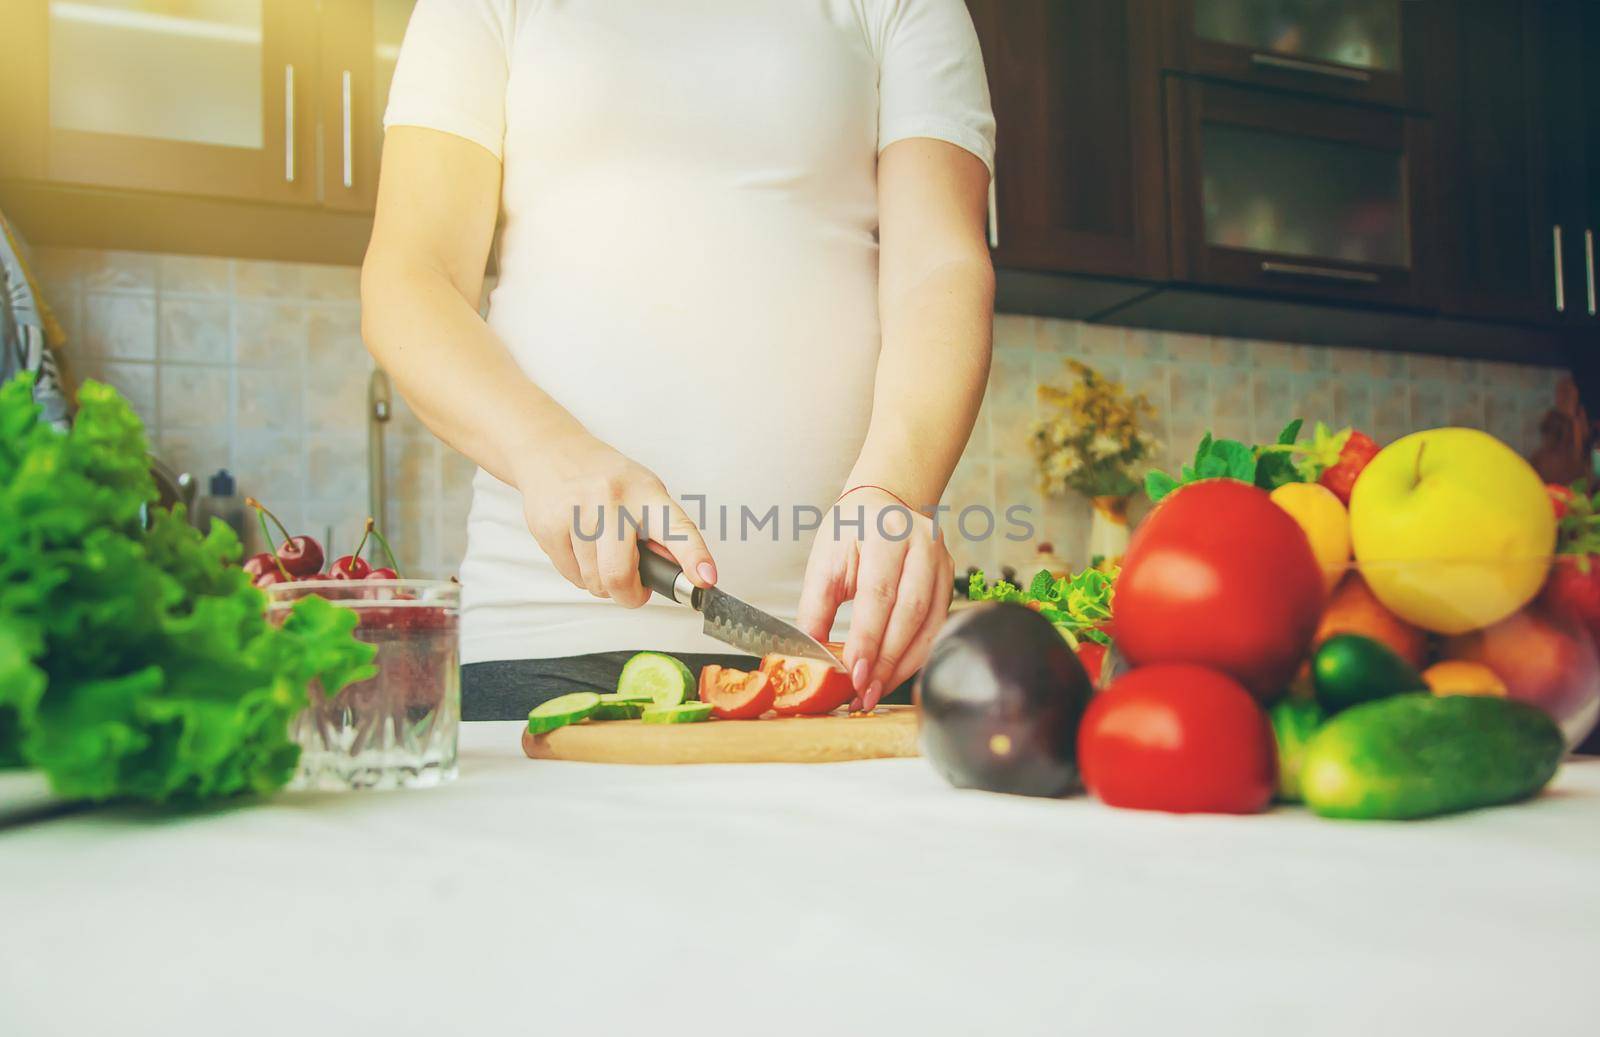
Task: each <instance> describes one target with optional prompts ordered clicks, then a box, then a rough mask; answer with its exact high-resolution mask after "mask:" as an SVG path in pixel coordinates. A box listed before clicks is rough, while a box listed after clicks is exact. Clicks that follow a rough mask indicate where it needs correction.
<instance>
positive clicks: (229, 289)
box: [157, 256, 233, 297]
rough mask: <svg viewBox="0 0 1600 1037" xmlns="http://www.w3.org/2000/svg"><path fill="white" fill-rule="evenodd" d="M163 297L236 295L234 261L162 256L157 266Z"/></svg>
mask: <svg viewBox="0 0 1600 1037" xmlns="http://www.w3.org/2000/svg"><path fill="white" fill-rule="evenodd" d="M157 277H158V283H159V284H160V286H161V291H162V294H174V295H214V296H221V297H226V296H229V295H232V294H233V260H231V259H219V258H216V257H214V256H161V257H159V261H158V264H157Z"/></svg>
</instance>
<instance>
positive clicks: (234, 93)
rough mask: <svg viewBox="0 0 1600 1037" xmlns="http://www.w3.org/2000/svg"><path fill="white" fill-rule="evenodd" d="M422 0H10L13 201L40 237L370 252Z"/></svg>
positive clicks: (0, 191) (1, 27)
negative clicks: (389, 124)
mask: <svg viewBox="0 0 1600 1037" xmlns="http://www.w3.org/2000/svg"><path fill="white" fill-rule="evenodd" d="M413 2H414V0H236V2H232V3H227V4H218V3H209V2H202V0H85V2H81V3H70V4H68V3H55V2H50V0H4V2H3V3H0V39H4V40H5V41H6V42H7V44H8V49H9V51H10V52H11V54H12V57H11V58H10V59H8V60H5V61H0V140H4V141H5V145H4V147H0V204H4V205H5V206H6V208H7V209H8V214H9V215H10V216H11V217H12V218H13V219H15V220H16V221H17V222H18V224H19V226H21V227H22V229H23V231H24V233H25V234H27V235H28V236H29V237H30V239H32V240H34V241H36V242H38V243H40V244H55V245H78V246H90V247H105V248H129V249H143V250H155V251H174V252H209V253H216V254H225V255H237V256H244V257H251V258H255V257H260V258H277V259H303V260H313V261H324V262H347V263H349V262H357V261H359V259H360V257H361V254H362V252H363V251H364V250H365V246H366V240H367V237H368V236H369V235H370V229H371V228H370V223H371V219H370V217H371V213H372V211H373V208H374V206H375V203H376V198H377V182H378V162H379V156H380V151H381V138H382V127H381V125H380V119H381V115H382V111H383V106H384V104H385V102H386V99H387V96H388V89H389V81H390V78H391V77H392V75H393V71H394V61H395V57H396V54H397V53H398V49H399V44H400V37H401V35H402V34H403V31H404V27H405V23H406V20H407V19H408V17H409V15H410V11H411V7H412V5H413Z"/></svg>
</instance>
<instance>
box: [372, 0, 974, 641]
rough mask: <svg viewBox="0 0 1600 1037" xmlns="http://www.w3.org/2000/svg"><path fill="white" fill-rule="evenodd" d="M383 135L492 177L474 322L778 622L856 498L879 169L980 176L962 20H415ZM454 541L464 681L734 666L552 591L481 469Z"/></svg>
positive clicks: (517, 519)
mask: <svg viewBox="0 0 1600 1037" xmlns="http://www.w3.org/2000/svg"><path fill="white" fill-rule="evenodd" d="M385 124H386V125H388V126H422V127H427V128H430V129H435V130H441V131H444V132H447V133H451V134H455V135H457V136H461V137H464V138H466V139H468V140H471V141H473V142H475V143H477V144H480V145H482V146H483V147H484V148H486V149H488V150H489V151H490V152H492V153H494V155H495V156H496V157H498V158H500V159H501V160H502V162H503V164H504V186H503V188H502V196H501V207H502V223H501V231H500V235H499V240H498V243H497V247H498V257H499V282H498V284H497V286H496V287H495V289H494V292H493V294H492V296H491V298H490V304H489V317H488V320H489V324H490V326H491V327H492V328H493V329H494V331H495V332H496V333H497V334H498V335H499V337H500V338H501V340H502V341H503V342H505V344H506V346H507V348H508V349H510V351H511V353H512V355H513V356H514V357H515V358H516V360H517V363H518V364H519V365H520V366H521V367H522V369H523V370H524V371H526V372H527V373H528V376H529V377H530V378H532V379H533V381H534V382H535V383H537V384H538V385H539V386H540V387H541V388H543V389H544V390H545V391H546V392H548V393H549V394H550V395H551V396H553V397H554V398H555V399H556V400H558V401H559V402H560V403H561V404H562V405H563V406H564V407H566V408H567V409H568V410H569V411H571V412H572V413H573V414H574V415H575V416H576V417H577V418H578V420H580V421H581V422H583V424H584V425H585V426H586V427H587V428H588V429H589V431H590V432H592V433H593V434H594V435H596V436H598V437H599V438H601V439H602V440H604V441H606V442H607V443H610V444H611V445H612V446H614V447H616V448H617V449H618V450H620V451H622V452H623V453H624V454H626V455H628V456H630V457H632V458H633V459H634V460H636V461H638V462H639V463H641V464H643V465H645V466H646V467H648V468H649V469H651V470H652V471H654V472H655V473H656V474H657V475H659V476H660V477H661V479H662V481H663V482H664V483H665V484H666V486H667V489H668V490H669V492H671V493H673V494H675V495H678V496H680V497H681V496H684V495H694V496H696V497H699V496H703V497H704V498H705V502H704V521H703V522H701V525H702V528H703V531H704V533H705V536H706V541H707V544H708V546H709V547H710V549H711V552H712V556H713V557H714V558H715V559H716V562H717V572H718V578H719V583H720V584H721V585H722V586H723V587H725V588H726V589H728V590H730V591H732V592H733V593H735V594H739V595H741V596H744V597H746V598H748V599H749V600H751V601H753V602H755V603H756V604H758V605H760V606H761V607H763V608H767V609H770V610H772V611H773V612H775V613H777V614H779V615H785V616H789V617H792V616H793V614H794V609H795V606H796V603H797V599H798V596H799V592H800V583H801V578H802V576H803V574H804V572H805V563H806V556H807V553H808V550H809V548H810V544H811V541H812V539H813V536H812V534H811V533H810V532H807V531H805V530H804V529H803V528H802V527H803V526H805V525H806V524H807V521H808V518H809V513H804V512H802V513H801V514H799V515H796V514H795V511H794V509H795V508H797V507H801V508H804V507H814V508H827V507H828V506H829V505H830V504H831V503H832V502H833V500H834V499H835V497H836V496H837V495H838V494H839V493H840V492H841V491H842V490H843V489H844V488H845V487H844V485H843V484H844V480H845V478H846V477H847V476H848V474H849V471H850V468H851V465H852V464H853V463H854V461H855V458H856V455H857V453H858V452H859V449H860V446H861V442H862V438H863V437H864V435H865V433H866V429H867V422H868V418H869V417H870V413H871V403H872V388H873V377H874V373H875V370H876V367H877V357H878V300H877V266H878V244H877V228H878V217H877V211H878V207H877V181H876V162H877V155H878V152H879V151H880V150H882V149H883V148H884V147H886V146H887V145H889V144H890V143H892V142H894V141H897V140H902V139H905V138H908V137H932V138H936V139H939V140H944V141H948V142H950V143H952V144H956V145H958V146H960V147H962V148H965V149H967V150H968V151H970V152H972V153H973V154H975V155H977V156H978V157H979V158H981V159H982V160H983V161H984V163H985V164H988V165H991V166H992V162H993V148H994V119H993V116H992V115H991V114H990V109H989V95H988V87H987V84H986V82H985V79H984V72H983V61H982V58H981V56H980V55H979V52H978V42H977V38H976V36H975V34H974V32H973V29H972V23H971V20H970V19H969V17H968V15H967V11H966V8H965V6H964V5H963V4H962V2H961V0H805V2H801V0H564V2H562V0H420V2H419V3H418V4H417V6H416V12H415V14H413V15H412V19H411V24H410V27H409V28H408V29H407V31H406V37H405V44H404V46H403V47H402V49H401V53H400V62H399V68H398V69H397V71H396V73H395V81H394V86H393V89H392V92H391V94H390V101H389V109H388V113H387V116H386V118H385ZM774 506H776V507H777V508H778V516H777V518H778V521H777V522H776V523H771V522H769V523H766V524H761V525H757V523H758V522H759V520H761V519H763V518H765V517H766V516H767V514H768V509H769V508H771V507H774ZM724 508H726V509H727V511H726V514H727V521H726V523H725V524H724V523H723V522H722V521H720V519H721V516H722V514H724V512H723V510H722V509H724ZM743 509H748V510H749V514H750V518H749V519H748V520H746V521H744V522H742V523H741V517H742V511H743ZM685 510H686V511H687V512H688V514H689V517H690V518H691V519H695V520H697V521H698V520H700V519H701V517H702V511H701V505H700V503H699V502H698V501H696V500H691V501H689V502H688V503H687V504H686V505H685ZM796 519H798V521H796ZM741 526H743V528H742V529H741ZM582 528H583V529H584V530H585V531H588V532H592V531H593V528H594V519H593V516H592V515H591V516H588V517H587V519H586V520H584V521H583V524H582ZM606 535H611V531H609V530H608V531H606ZM774 535H776V542H774ZM467 539H468V542H467V555H466V559H465V561H464V563H463V565H462V568H461V578H462V583H463V584H464V587H463V611H464V616H463V622H462V658H463V661H466V662H479V661H486V660H494V659H522V658H547V657H553V656H566V655H576V654H580V653H585V652H598V651H614V650H621V649H633V648H658V649H665V650H667V651H686V652H687V651H719V650H726V649H725V648H724V647H723V646H722V645H720V644H719V643H717V642H715V641H712V640H711V639H709V638H706V637H705V636H704V635H703V634H701V633H700V625H699V619H698V617H695V616H693V615H692V614H689V613H688V611H687V610H685V609H683V608H681V607H678V606H675V605H671V604H668V603H664V602H663V601H662V600H661V599H660V598H654V599H652V602H651V604H649V605H647V606H645V607H644V608H642V609H637V610H631V611H630V610H627V609H623V608H621V607H620V606H618V605H615V604H613V603H611V602H608V601H601V600H599V599H595V598H592V597H590V596H589V595H588V594H587V593H586V592H585V591H582V590H579V589H577V588H575V587H573V586H572V585H571V584H569V583H567V582H566V581H565V580H564V579H562V578H561V576H560V575H559V574H558V573H557V572H556V571H555V569H554V568H553V567H552V566H551V565H550V563H549V561H548V559H546V558H545V556H544V554H543V552H542V551H540V549H539V546H538V544H537V543H536V542H535V541H534V539H533V537H532V535H531V534H530V533H529V532H528V530H527V527H526V526H525V524H524V519H523V511H522V507H521V502H520V500H519V498H518V495H517V493H516V491H515V490H513V489H512V488H511V487H509V486H507V485H505V484H504V483H501V482H500V481H499V480H497V479H495V478H493V477H492V476H490V475H488V474H487V473H485V472H482V471H480V472H479V473H478V474H477V477H476V479H475V481H474V484H473V501H472V511H471V517H470V519H469V523H468V538H467Z"/></svg>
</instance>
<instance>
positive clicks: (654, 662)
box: [617, 652, 694, 706]
mask: <svg viewBox="0 0 1600 1037" xmlns="http://www.w3.org/2000/svg"><path fill="white" fill-rule="evenodd" d="M617 694H618V695H626V696H628V697H629V698H633V699H638V698H640V697H641V696H642V697H643V698H644V699H648V700H649V701H650V702H652V703H654V704H655V705H657V706H676V705H677V704H678V703H680V702H685V701H688V700H691V699H693V698H694V674H693V673H690V672H689V667H687V666H685V665H683V663H682V662H680V661H679V660H677V659H674V658H673V657H672V656H670V655H665V654H663V653H661V652H639V653H638V654H637V655H635V656H634V657H633V658H632V659H629V660H628V661H627V662H625V663H623V664H622V672H621V673H620V674H618V675H617Z"/></svg>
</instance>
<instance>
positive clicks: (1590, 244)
mask: <svg viewBox="0 0 1600 1037" xmlns="http://www.w3.org/2000/svg"><path fill="white" fill-rule="evenodd" d="M1583 269H1584V273H1585V274H1586V275H1587V276H1588V279H1589V316H1591V317H1593V316H1594V315H1595V314H1594V231H1593V230H1592V229H1591V230H1585V231H1584V232H1583Z"/></svg>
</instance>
